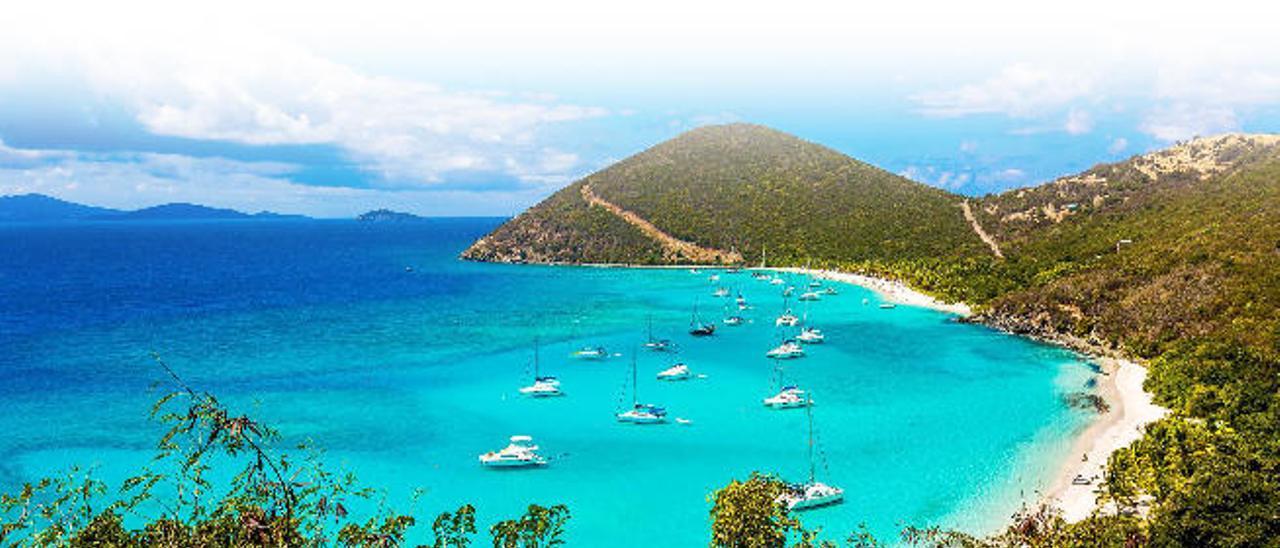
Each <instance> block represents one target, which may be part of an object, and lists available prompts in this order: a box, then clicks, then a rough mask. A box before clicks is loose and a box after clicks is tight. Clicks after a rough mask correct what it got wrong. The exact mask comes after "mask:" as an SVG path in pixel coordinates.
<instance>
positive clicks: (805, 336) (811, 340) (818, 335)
mask: <svg viewBox="0 0 1280 548" xmlns="http://www.w3.org/2000/svg"><path fill="white" fill-rule="evenodd" d="M796 340H797V341H800V342H802V343H804V344H822V342H823V341H825V340H827V336H826V335H823V334H822V330H821V329H818V328H816V327H806V328H804V329H801V330H800V334H799V335H796Z"/></svg>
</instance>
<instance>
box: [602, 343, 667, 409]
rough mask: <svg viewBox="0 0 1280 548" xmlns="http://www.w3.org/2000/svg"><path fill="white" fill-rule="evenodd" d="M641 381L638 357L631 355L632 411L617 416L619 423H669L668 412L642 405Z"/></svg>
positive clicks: (652, 406)
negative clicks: (639, 382) (637, 371)
mask: <svg viewBox="0 0 1280 548" xmlns="http://www.w3.org/2000/svg"><path fill="white" fill-rule="evenodd" d="M638 381H639V379H638V378H637V377H636V356H635V353H634V352H633V353H632V354H631V409H628V410H626V411H623V412H621V413H618V414H616V415H615V417H617V419H618V422H627V423H631V424H662V423H665V422H667V410H666V409H663V408H661V407H658V406H656V405H651V404H647V403H640V391H639V388H638V386H637V385H638Z"/></svg>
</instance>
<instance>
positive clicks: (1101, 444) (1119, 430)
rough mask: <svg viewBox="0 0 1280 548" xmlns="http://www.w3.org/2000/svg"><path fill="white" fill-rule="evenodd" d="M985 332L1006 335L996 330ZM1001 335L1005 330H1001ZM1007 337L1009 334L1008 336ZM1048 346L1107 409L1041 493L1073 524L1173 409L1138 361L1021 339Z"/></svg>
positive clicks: (889, 291)
mask: <svg viewBox="0 0 1280 548" xmlns="http://www.w3.org/2000/svg"><path fill="white" fill-rule="evenodd" d="M577 266H589V267H596V268H642V269H643V268H652V269H695V268H703V269H720V268H725V267H724V266H720V265H626V264H600V263H597V264H579V265H577ZM743 270H772V271H776V272H786V273H791V274H811V275H813V276H815V277H818V278H822V279H826V280H832V281H837V282H843V283H848V284H852V285H857V286H859V287H863V288H866V289H869V290H871V291H874V292H875V293H876V294H878V295H880V296H881V298H883V299H885V300H886V301H888V302H892V303H895V304H901V305H906V306H916V307H921V308H928V309H932V310H936V311H939V312H943V313H947V314H954V315H957V316H960V317H962V318H969V317H971V316H973V309H972V307H970V306H969V305H968V304H966V303H945V302H942V301H941V300H939V299H937V298H935V297H932V296H930V295H927V294H925V293H922V292H920V291H917V290H915V289H912V288H911V287H910V286H908V285H906V284H905V283H902V282H900V281H896V280H890V279H887V278H880V277H876V276H869V275H866V274H854V273H849V272H840V271H836V270H812V269H807V268H799V267H767V268H750V267H749V268H744V269H743ZM983 325H986V326H987V327H990V328H992V329H996V330H1002V329H1000V328H999V327H998V326H995V325H988V324H986V323H984V324H983ZM1002 331H1003V330H1002ZM1006 332H1008V331H1006ZM1011 334H1014V335H1018V336H1024V337H1029V338H1031V339H1033V340H1038V341H1041V342H1044V343H1048V344H1054V345H1058V346H1062V347H1065V348H1067V349H1069V350H1072V351H1074V352H1076V353H1078V354H1080V355H1081V356H1084V357H1085V358H1087V359H1088V360H1090V361H1092V362H1094V363H1096V364H1098V366H1099V367H1100V368H1101V369H1102V371H1101V372H1100V373H1099V374H1098V375H1097V377H1098V378H1097V381H1098V382H1097V388H1096V392H1097V394H1098V395H1099V396H1101V397H1102V398H1103V401H1105V402H1106V403H1107V405H1108V406H1109V409H1108V410H1107V411H1106V412H1105V413H1102V414H1101V415H1098V416H1097V417H1095V418H1094V419H1093V420H1092V421H1091V422H1090V423H1089V425H1088V426H1087V427H1086V428H1085V429H1084V430H1083V431H1081V432H1080V433H1078V434H1076V436H1075V439H1074V440H1073V441H1072V443H1071V449H1070V451H1069V452H1068V453H1067V455H1066V456H1065V457H1064V460H1063V461H1062V462H1061V464H1060V465H1059V466H1058V468H1057V469H1056V471H1054V473H1053V474H1052V475H1051V476H1049V475H1047V476H1048V477H1050V478H1051V479H1050V481H1049V482H1048V484H1047V485H1048V486H1049V487H1048V489H1046V490H1044V491H1042V492H1040V493H1038V499H1039V500H1038V502H1039V503H1041V504H1045V505H1047V506H1050V507H1053V508H1056V509H1057V510H1058V511H1060V512H1061V513H1062V517H1063V519H1065V520H1066V521H1067V522H1069V523H1075V522H1078V521H1080V520H1083V519H1084V518H1086V517H1088V516H1089V515H1090V514H1091V513H1093V511H1094V510H1095V509H1097V507H1098V504H1097V494H1096V493H1095V492H1094V490H1095V489H1096V487H1097V485H1098V483H1099V482H1101V481H1102V477H1103V472H1104V469H1105V467H1106V464H1107V460H1108V459H1109V458H1110V457H1111V454H1112V453H1114V452H1115V451H1117V450H1119V449H1122V448H1124V447H1127V446H1128V445H1130V444H1132V443H1133V442H1134V441H1137V440H1138V439H1139V438H1141V437H1142V433H1143V430H1144V429H1145V427H1146V425H1148V424H1150V423H1152V422H1155V421H1157V420H1159V419H1161V418H1162V417H1164V416H1165V415H1166V414H1167V413H1168V412H1169V410H1168V409H1165V408H1163V407H1160V406H1158V405H1156V404H1155V402H1154V397H1153V395H1152V394H1151V393H1149V392H1147V391H1146V390H1144V389H1143V387H1142V384H1143V382H1144V381H1145V380H1146V378H1147V368H1146V367H1144V366H1142V365H1140V364H1138V363H1137V362H1135V361H1132V360H1128V359H1125V358H1122V357H1118V356H1115V355H1110V354H1112V353H1110V352H1103V351H1101V350H1100V349H1099V350H1097V351H1090V350H1088V349H1087V347H1085V348H1082V347H1080V346H1079V345H1074V344H1071V342H1072V341H1070V340H1066V339H1058V338H1054V337H1043V336H1034V335H1023V334H1016V333H1011ZM1077 476H1082V477H1084V478H1086V479H1089V480H1090V481H1089V484H1087V485H1075V484H1073V483H1072V480H1074V479H1075V478H1076V477H1077Z"/></svg>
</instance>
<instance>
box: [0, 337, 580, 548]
mask: <svg viewBox="0 0 1280 548" xmlns="http://www.w3.org/2000/svg"><path fill="white" fill-rule="evenodd" d="M156 361H157V363H158V364H159V366H160V367H162V368H163V369H164V370H165V371H167V372H168V373H169V374H170V375H171V376H172V378H173V380H174V381H175V383H176V384H177V385H178V386H179V387H180V388H179V390H177V391H175V392H172V393H170V394H168V395H166V396H164V397H162V398H161V399H160V400H159V401H158V402H157V403H156V405H155V407H154V408H153V415H154V416H155V417H156V418H157V419H158V420H159V421H160V422H161V423H162V424H165V425H166V426H168V430H167V431H166V432H165V433H164V435H163V437H162V438H161V440H160V442H159V444H158V446H157V451H156V456H155V459H154V460H153V463H152V465H150V466H149V467H148V468H147V469H146V470H144V471H142V472H141V473H140V474H138V475H135V476H133V477H130V478H128V479H126V480H124V481H123V482H122V484H121V485H120V486H119V487H118V489H116V490H115V491H114V495H113V494H112V493H113V492H112V491H111V490H109V489H108V486H107V484H106V483H105V482H103V481H101V480H99V479H97V478H95V477H94V476H93V475H92V474H91V473H90V472H89V471H85V470H81V469H78V468H75V469H72V470H70V471H69V472H68V473H67V474H65V475H64V476H60V477H56V478H48V479H43V480H40V481H37V482H34V483H29V484H27V485H25V486H23V488H22V489H21V490H19V491H18V492H17V493H14V494H5V495H0V546H8V545H19V544H22V545H30V546H113V547H133V546H138V547H141V546H173V547H186V546H329V545H341V546H359V547H381V546H401V545H404V544H405V542H406V538H407V533H408V531H409V529H410V528H411V527H413V526H414V525H415V523H416V520H415V519H414V518H413V517H412V516H409V515H404V514H398V513H395V512H394V511H391V510H389V509H386V508H381V507H378V508H377V509H376V510H375V511H373V512H372V515H371V516H368V517H367V518H366V519H365V520H364V521H357V520H356V519H354V518H353V516H352V513H353V512H352V511H350V510H348V508H349V507H350V506H352V505H353V503H355V502H357V501H366V502H367V501H368V500H369V499H370V497H371V496H372V495H374V494H375V492H374V490H372V489H370V488H367V487H361V486H360V485H359V484H358V483H357V481H356V479H355V477H354V476H352V475H350V474H346V475H338V474H335V473H333V472H331V471H329V470H327V469H326V468H325V467H324V465H323V462H322V460H321V459H320V458H319V453H318V452H316V451H314V450H313V449H312V448H309V447H307V446H299V447H297V448H296V450H297V452H298V453H301V454H302V456H301V457H299V458H295V457H294V454H292V453H290V452H287V451H276V449H275V446H276V445H277V443H278V442H279V440H280V436H279V434H278V433H277V432H276V431H274V430H272V429H271V428H269V427H267V426H265V425H263V424H261V423H260V422H258V421H256V420H254V419H252V418H250V417H249V416H247V415H240V414H235V413H233V412H232V411H231V410H230V409H228V408H227V407H226V406H225V405H223V404H222V403H221V402H220V401H219V400H218V399H217V398H216V397H214V396H213V395H212V394H209V393H207V392H199V391H196V390H195V389H193V388H191V387H189V386H187V385H186V384H185V383H184V382H182V380H181V379H180V378H179V377H178V376H177V375H176V374H175V373H174V372H173V370H171V369H170V368H169V367H168V365H166V364H165V363H164V362H162V361H160V360H159V358H158V357H157V358H156ZM569 517H570V515H569V510H568V508H566V507H565V506H563V505H557V506H553V507H550V508H545V507H542V506H538V505H536V504H535V505H530V506H529V508H528V512H527V513H526V514H524V515H523V516H520V517H518V518H516V519H511V520H503V521H500V522H498V523H497V524H495V525H494V526H493V527H492V528H491V533H492V539H493V546H494V547H495V548H515V547H526V548H537V547H546V546H556V545H559V544H562V542H563V540H562V537H563V535H564V526H565V523H566V522H567V521H568V519H569ZM432 532H433V533H434V535H435V543H434V546H435V547H436V548H464V547H466V546H468V545H470V543H471V537H472V535H474V534H475V533H476V525H475V509H474V508H473V507H471V506H470V505H465V506H463V507H461V508H459V509H458V510H457V511H455V512H446V513H443V514H440V516H439V517H437V518H436V520H435V522H434V523H433V525H432Z"/></svg>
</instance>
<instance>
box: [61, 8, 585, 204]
mask: <svg viewBox="0 0 1280 548" xmlns="http://www.w3.org/2000/svg"><path fill="white" fill-rule="evenodd" d="M191 44H192V47H183V48H171V47H157V46H155V45H142V46H141V47H139V44H137V43H133V42H131V43H128V44H107V45H106V46H103V47H101V48H100V49H95V50H93V51H89V52H81V55H80V56H79V60H80V62H82V63H83V65H84V69H85V72H86V73H87V75H88V80H89V82H90V83H91V85H92V86H93V87H94V89H96V90H98V91H99V92H101V93H105V94H107V95H110V96H113V97H117V98H119V99H120V100H122V101H123V102H124V103H125V104H126V105H128V106H129V108H131V109H132V111H133V112H134V114H135V115H136V118H137V120H138V121H139V122H140V123H141V124H142V125H143V126H144V127H145V128H146V129H147V130H149V131H151V132H153V133H156V134H159V135H168V136H176V137H186V138H191V139H200V140H215V141H228V142H234V143H243V144H249V145H297V144H304V145H305V144H328V145H334V146H337V147H339V148H340V149H341V150H343V151H344V152H345V153H346V154H348V155H349V156H350V157H351V158H352V159H353V160H355V161H356V162H357V163H358V164H359V165H361V166H362V167H363V168H365V169H366V170H368V171H371V172H374V173H378V174H380V175H382V176H383V177H384V178H385V179H386V180H387V181H388V182H389V183H391V184H394V185H396V186H403V185H406V184H410V185H412V184H425V185H429V184H432V183H442V182H449V179H450V175H451V173H452V172H483V173H493V174H501V175H507V176H511V177H517V178H525V177H527V178H528V180H529V181H531V182H536V181H540V180H543V179H545V178H546V177H548V176H556V175H559V176H566V177H567V176H570V175H574V174H576V173H575V169H576V168H578V167H579V166H578V162H577V159H576V157H570V156H566V155H563V154H561V155H558V156H554V160H555V161H553V162H548V161H547V158H546V156H547V153H546V151H545V149H546V148H547V144H546V143H545V142H544V140H545V139H544V137H543V135H542V134H541V133H542V131H543V130H544V129H546V128H547V127H549V126H552V125H555V124H559V123H564V122H572V121H576V120H583V119H588V118H593V117H598V116H603V115H605V114H606V112H605V111H604V110H603V109H600V108H595V107H585V106H578V105H572V104H562V103H557V102H555V98H554V97H551V96H545V95H537V94H521V95H520V96H518V97H509V94H503V93H480V92H475V93H470V92H462V91H454V90H448V89H445V88H442V87H439V86H435V85H431V84H427V83H421V82H415V81H409V80H403V79H396V78H388V77H381V76H375V75H370V74H366V73H363V72H360V71H357V70H355V69H353V68H351V67H348V66H345V65H342V64H339V63H335V62H333V61H330V60H328V59H324V58H321V57H319V56H317V55H314V54H312V53H311V52H309V51H306V50H304V49H302V48H299V47H297V46H295V45H293V44H290V43H286V42H282V41H278V40H271V39H266V38H261V37H254V36H252V35H246V34H243V33H242V34H237V35H234V36H229V37H220V36H215V37H206V39H205V40H204V41H201V42H191ZM512 166H518V168H517V169H512Z"/></svg>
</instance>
